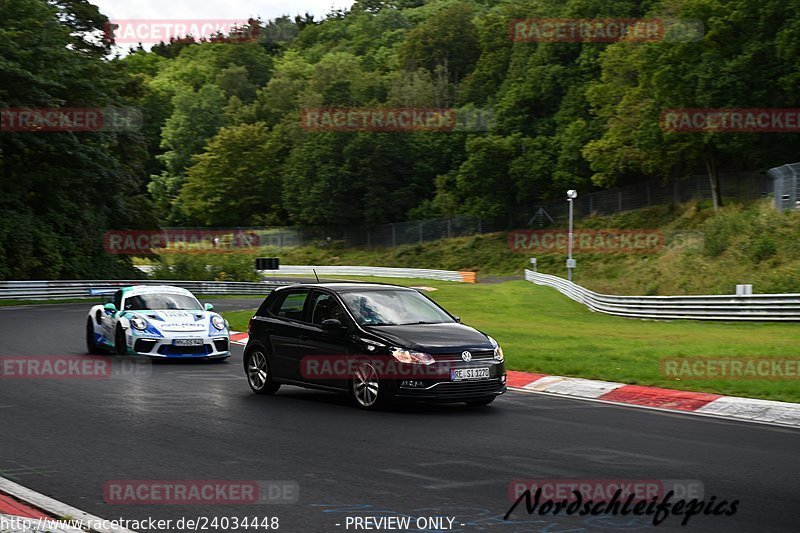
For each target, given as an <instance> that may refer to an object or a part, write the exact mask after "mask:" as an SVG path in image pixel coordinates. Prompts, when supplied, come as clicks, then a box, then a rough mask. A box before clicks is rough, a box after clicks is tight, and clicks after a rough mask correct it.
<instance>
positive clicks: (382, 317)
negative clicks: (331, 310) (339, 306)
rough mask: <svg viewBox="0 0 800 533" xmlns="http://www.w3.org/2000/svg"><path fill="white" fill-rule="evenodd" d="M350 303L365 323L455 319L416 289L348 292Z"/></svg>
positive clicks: (424, 321)
mask: <svg viewBox="0 0 800 533" xmlns="http://www.w3.org/2000/svg"><path fill="white" fill-rule="evenodd" d="M341 296H342V299H343V300H344V302H345V304H346V305H347V307H348V308H349V309H350V311H351V312H352V313H353V315H354V316H355V318H356V320H358V322H359V324H361V325H362V326H400V325H408V324H442V323H453V322H455V321H454V320H453V318H452V317H451V316H450V315H448V314H447V313H445V312H444V311H443V310H442V309H440V308H439V307H438V306H437V305H436V304H434V303H433V302H431V301H430V300H428V299H427V298H426V297H424V296H423V295H421V294H420V293H418V292H416V291H408V290H381V291H368V292H345V293H343V294H342V295H341Z"/></svg>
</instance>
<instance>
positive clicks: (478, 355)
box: [433, 350, 494, 363]
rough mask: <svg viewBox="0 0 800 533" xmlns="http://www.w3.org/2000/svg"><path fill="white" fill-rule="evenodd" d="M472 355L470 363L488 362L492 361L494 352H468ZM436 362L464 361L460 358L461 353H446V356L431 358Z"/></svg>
mask: <svg viewBox="0 0 800 533" xmlns="http://www.w3.org/2000/svg"><path fill="white" fill-rule="evenodd" d="M470 353H471V354H472V359H471V360H472V361H490V360H493V359H494V350H476V351H474V352H473V351H470ZM433 358H434V359H436V361H437V362H443V363H447V362H454V361H464V358H463V357H461V352H458V353H446V354H438V355H434V356H433Z"/></svg>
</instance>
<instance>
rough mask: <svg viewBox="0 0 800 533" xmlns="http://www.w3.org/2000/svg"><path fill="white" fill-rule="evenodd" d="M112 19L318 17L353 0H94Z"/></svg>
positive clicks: (92, 0)
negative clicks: (310, 15)
mask: <svg viewBox="0 0 800 533" xmlns="http://www.w3.org/2000/svg"><path fill="white" fill-rule="evenodd" d="M91 2H92V3H93V4H95V5H97V6H99V7H100V11H101V12H102V13H103V14H104V15H106V16H107V17H109V18H111V19H182V20H185V19H212V18H221V19H247V18H249V17H254V18H255V17H258V16H260V17H261V18H262V19H264V20H266V19H274V18H275V17H279V16H281V15H291V16H294V15H298V14H300V15H302V14H303V13H305V12H309V13H311V14H312V15H314V16H315V18H316V19H317V20H319V19H320V18H322V17H323V16H324V15H325V14H326V13H328V12H330V11H331V6H333V7H336V8H348V7H350V5H352V3H353V1H352V0H299V1H298V0H224V1H220V0H91Z"/></svg>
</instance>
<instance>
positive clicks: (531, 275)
mask: <svg viewBox="0 0 800 533" xmlns="http://www.w3.org/2000/svg"><path fill="white" fill-rule="evenodd" d="M525 279H526V280H527V281H530V282H532V283H535V284H537V285H545V286H548V287H553V288H555V289H557V290H558V291H559V292H561V293H562V294H564V295H566V296H568V297H569V298H572V299H573V300H575V301H576V302H580V303H582V304H584V305H586V306H587V307H588V308H589V309H591V310H592V311H597V312H599V313H606V314H609V315H618V316H625V317H631V318H650V319H689V320H749V321H760V322H765V321H776V322H793V321H798V322H800V294H753V295H748V296H734V295H731V296H727V295H711V296H613V295H610V294H599V293H596V292H594V291H590V290H589V289H586V288H584V287H581V286H580V285H576V284H575V283H572V282H571V281H567V280H565V279H564V278H559V277H558V276H551V275H549V274H540V273H538V272H533V271H531V270H527V269H526V270H525Z"/></svg>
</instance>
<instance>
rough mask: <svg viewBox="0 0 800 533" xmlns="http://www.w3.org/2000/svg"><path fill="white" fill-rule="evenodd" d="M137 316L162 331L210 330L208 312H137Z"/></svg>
mask: <svg viewBox="0 0 800 533" xmlns="http://www.w3.org/2000/svg"><path fill="white" fill-rule="evenodd" d="M135 314H136V315H138V316H140V317H142V318H144V319H146V320H147V321H148V322H150V323H151V324H152V325H153V326H155V327H156V328H158V329H160V330H162V331H201V330H205V329H207V328H208V320H209V313H208V312H206V311H176V310H174V309H165V310H156V311H136V312H135Z"/></svg>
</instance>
